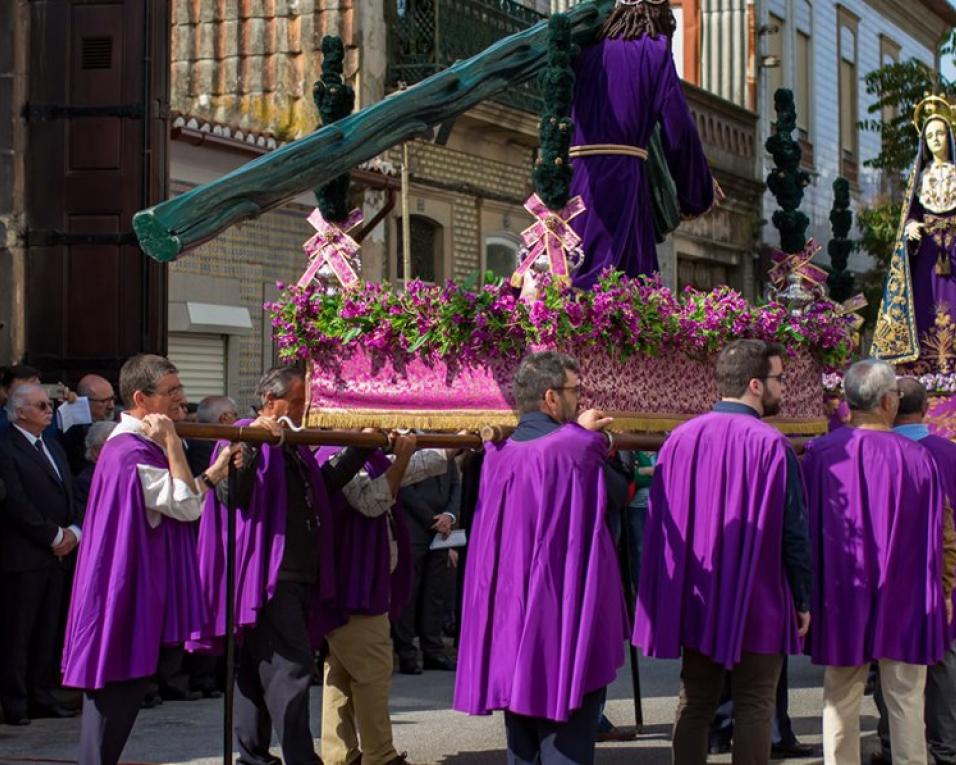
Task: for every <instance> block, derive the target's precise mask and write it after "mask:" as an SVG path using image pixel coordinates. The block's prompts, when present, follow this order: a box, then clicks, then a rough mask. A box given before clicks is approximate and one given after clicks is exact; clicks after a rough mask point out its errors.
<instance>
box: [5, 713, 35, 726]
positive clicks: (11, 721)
mask: <svg viewBox="0 0 956 765" xmlns="http://www.w3.org/2000/svg"><path fill="white" fill-rule="evenodd" d="M4 722H5V723H6V724H7V725H29V724H30V718H29V717H25V716H24V717H11V716H10V715H6V716H5V717H4Z"/></svg>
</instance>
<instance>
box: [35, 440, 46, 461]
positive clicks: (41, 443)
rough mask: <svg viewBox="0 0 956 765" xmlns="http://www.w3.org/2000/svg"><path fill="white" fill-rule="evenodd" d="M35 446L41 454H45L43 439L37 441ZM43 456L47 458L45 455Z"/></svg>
mask: <svg viewBox="0 0 956 765" xmlns="http://www.w3.org/2000/svg"><path fill="white" fill-rule="evenodd" d="M33 445H34V446H35V447H36V448H37V451H38V452H40V454H43V439H42V438H38V439H37V440H36V441H34V442H33ZM43 456H44V457H46V455H45V454H44V455H43Z"/></svg>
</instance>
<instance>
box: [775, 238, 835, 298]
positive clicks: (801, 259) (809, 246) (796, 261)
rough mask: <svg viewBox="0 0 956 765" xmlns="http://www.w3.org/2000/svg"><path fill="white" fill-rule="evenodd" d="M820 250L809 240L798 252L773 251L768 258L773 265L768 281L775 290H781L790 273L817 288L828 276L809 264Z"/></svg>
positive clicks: (817, 267)
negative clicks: (795, 274)
mask: <svg viewBox="0 0 956 765" xmlns="http://www.w3.org/2000/svg"><path fill="white" fill-rule="evenodd" d="M821 249H822V248H821V247H820V245H818V244H817V243H816V241H815V240H814V239H809V240H807V243H806V245H804V247H803V249H802V250H801V251H800V252H796V253H789V252H782V251H781V250H774V252H773V254H772V255H771V256H770V257H771V260H773V262H774V264H775V265H774V266H773V268H771V269H770V273H769V276H770V281H771V282H772V283H773V285H774V286H775V287H777V289H781V288H782V287H783V286H784V285H785V284H786V281H787V277H788V276H790V274H792V273H797V274H798V275H799V276H800V278H801V279H803V280H804V281H807V282H809V283H810V284H813V285H817V286H819V285H821V284H825V283H826V280H827V276H828V274H827V272H826V270H825V269H823V268H820V267H819V266H816V265H814V264H813V263H812V262H811V261H812V260H813V256H814V255H816V254H817V253H818V252H819V251H820V250H821Z"/></svg>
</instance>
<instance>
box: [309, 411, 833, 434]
mask: <svg viewBox="0 0 956 765" xmlns="http://www.w3.org/2000/svg"><path fill="white" fill-rule="evenodd" d="M607 415H608V416H609V417H613V418H614V423H613V424H612V425H611V430H612V431H616V432H619V433H669V432H670V431H672V430H673V429H674V428H676V427H677V426H678V425H680V424H682V423H684V422H686V421H687V420H689V419H691V418H692V417H696V416H697V415H696V414H649V413H643V412H607ZM767 422H768V423H769V424H771V425H774V426H775V427H776V428H777V429H778V430H780V432H782V433H784V434H785V435H788V436H817V435H821V434H823V433H826V432H827V420H826V419H823V418H807V419H796V418H783V417H779V418H777V417H772V418H770V419H768V420H767ZM517 424H518V416H517V415H516V414H515V413H514V412H506V411H496V410H476V411H474V412H469V411H467V410H464V411H463V410H458V411H450V412H423V411H421V410H418V411H415V410H408V411H401V410H381V409H380V410H375V409H318V408H316V409H309V410H308V414H307V415H306V425H307V427H310V428H332V429H339V428H343V429H349V428H382V429H386V430H388V429H392V428H409V429H412V430H450V431H458V430H474V431H479V430H481V428H482V427H484V426H487V425H491V426H495V425H499V426H508V427H514V426H515V425H517Z"/></svg>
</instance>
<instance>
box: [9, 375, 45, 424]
mask: <svg viewBox="0 0 956 765" xmlns="http://www.w3.org/2000/svg"><path fill="white" fill-rule="evenodd" d="M37 391H40V392H43V386H42V385H37V384H36V383H21V384H20V385H18V386H17V387H16V388H14V389H13V390H12V391H10V395H9V396H8V397H7V403H6V408H7V419H8V420H10V422H13V421H14V420H17V419H19V418H18V417H17V411H18V410H20V409H23V407H25V406H29V405H30V402H29V401H28V400H27V399H29V398H30V394H31V393H36V392H37Z"/></svg>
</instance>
